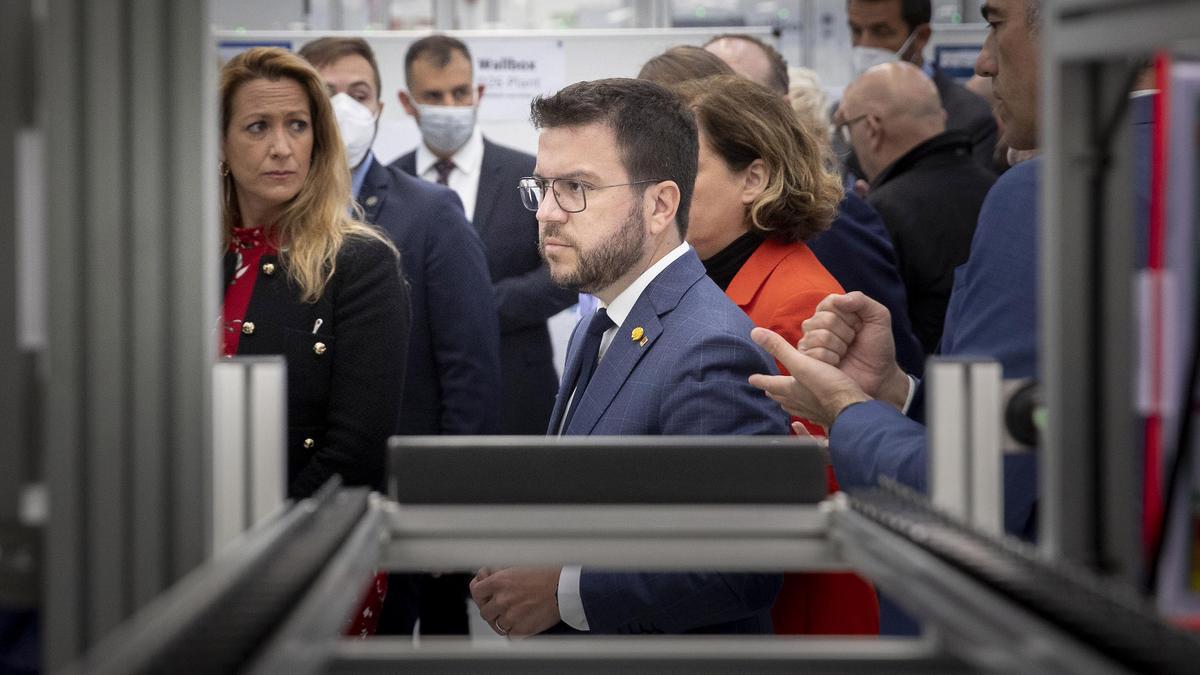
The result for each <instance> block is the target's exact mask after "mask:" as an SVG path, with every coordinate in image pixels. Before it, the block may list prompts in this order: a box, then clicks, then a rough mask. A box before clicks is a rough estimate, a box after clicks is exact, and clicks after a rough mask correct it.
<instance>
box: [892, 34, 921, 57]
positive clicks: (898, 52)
mask: <svg viewBox="0 0 1200 675" xmlns="http://www.w3.org/2000/svg"><path fill="white" fill-rule="evenodd" d="M916 37H917V29H916V28H914V29H912V32H910V33H909V34H908V37H907V38H905V39H904V44H902V45H900V49H897V50H896V58H897V59H899V60H901V61H909V59H908V58H907V57H906V56H905V55H904V53H905V52H907V51H908V48H909V47H911V46H912V43H913V40H915V39H916Z"/></svg>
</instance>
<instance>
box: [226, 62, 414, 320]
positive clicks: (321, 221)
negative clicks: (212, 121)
mask: <svg viewBox="0 0 1200 675" xmlns="http://www.w3.org/2000/svg"><path fill="white" fill-rule="evenodd" d="M284 78H288V79H291V80H294V81H295V82H296V83H297V84H299V85H300V88H301V89H303V90H304V93H305V94H306V95H307V96H308V106H309V111H310V112H311V118H312V133H313V147H312V160H311V163H310V165H309V170H308V176H306V177H305V179H304V183H303V184H302V185H301V186H300V191H299V192H298V193H296V196H295V197H293V198H292V199H291V201H289V202H288V203H287V204H286V205H285V206H284V209H283V213H282V214H281V215H280V217H279V219H278V220H277V221H276V222H274V223H269V224H267V225H266V226H265V227H266V228H267V229H266V235H267V237H268V239H269V240H270V241H271V242H272V243H273V244H274V245H275V246H276V247H277V248H279V260H280V262H281V263H282V265H283V267H284V269H286V270H287V275H288V279H289V280H290V281H291V282H292V283H294V284H295V285H296V286H297V287H299V289H300V299H301V300H302V301H304V302H316V301H317V300H318V299H319V298H320V297H321V294H322V293H324V292H325V285H326V284H327V283H329V279H330V278H331V277H333V273H334V271H335V269H336V267H337V255H338V252H339V251H341V249H342V246H344V245H345V244H346V243H347V241H348V240H352V239H355V238H362V239H377V240H379V241H382V242H384V243H386V244H387V245H388V246H389V247H391V248H392V250H393V252H394V251H395V246H393V245H392V243H391V240H390V239H389V238H388V237H387V235H385V234H384V233H382V232H380V231H379V230H378V229H376V228H375V227H373V226H371V225H367V224H365V223H363V222H362V221H361V214H362V211H361V209H359V208H358V207H357V205H355V204H354V200H353V198H352V197H351V194H350V171H349V169H348V168H347V167H348V164H347V162H346V151H345V148H344V147H343V145H342V138H341V134H340V132H339V131H338V126H337V120H336V118H335V117H334V115H333V108H332V107H331V106H330V105H329V94H328V92H327V91H326V89H325V83H324V81H323V80H322V79H321V76H320V75H319V74H317V71H316V70H313V68H312V66H310V65H309V64H308V62H307V61H305V60H304V59H302V58H300V57H299V56H296V55H295V54H293V53H291V52H289V51H287V50H286V49H280V48H278V47H255V48H253V49H248V50H246V51H244V52H242V53H241V54H238V55H237V56H235V57H233V58H232V59H230V60H229V62H228V63H226V64H225V66H224V67H223V68H222V69H221V137H222V138H224V137H225V134H227V133H228V131H229V122H230V119H231V117H232V115H233V97H234V95H235V94H237V91H238V89H239V88H241V87H242V86H243V85H245V84H246V83H247V82H251V81H253V80H259V79H264V80H270V81H272V82H278V81H279V80H281V79H284ZM221 192H222V199H221V219H222V223H223V225H224V227H223V232H224V244H225V246H226V248H228V246H229V237H230V232H231V231H232V229H233V227H235V226H237V225H238V224H239V221H240V220H241V211H240V209H239V208H238V203H237V190H236V186H235V184H234V178H233V174H232V172H231V173H229V174H227V175H226V176H224V177H223V178H222V180H221ZM351 209H353V210H354V215H351Z"/></svg>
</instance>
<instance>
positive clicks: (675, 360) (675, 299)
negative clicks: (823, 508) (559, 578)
mask: <svg viewBox="0 0 1200 675" xmlns="http://www.w3.org/2000/svg"><path fill="white" fill-rule="evenodd" d="M585 323H586V322H583V321H581V322H579V325H577V326H576V330H575V334H574V335H572V337H571V345H570V347H569V348H568V351H567V365H566V370H565V371H564V373H563V385H562V387H561V389H560V390H559V392H558V397H557V400H556V401H555V405H554V414H553V415H552V416H551V419H550V432H549V433H551V434H554V433H557V430H558V426H559V422H560V420H561V419H562V416H563V411H564V408H565V406H566V401H567V399H568V398H570V396H571V391H572V389H574V385H575V380H576V379H577V377H578V374H579V369H580V364H581V363H582V361H583V355H581V354H580V353H579V343H580V342H581V341H582V339H583V338H582V336H583V328H581V327H580V326H582V325H584V324H585ZM636 327H641V329H642V336H641V338H640V339H638V340H636V341H635V340H633V339H631V335H632V331H633V330H634V329H635V328H636ZM753 327H754V324H753V323H751V321H750V319H749V318H748V317H747V316H746V314H745V313H744V312H742V311H741V310H740V309H738V307H737V305H734V304H733V302H732V301H731V300H729V298H727V297H726V296H725V294H724V293H723V292H721V289H720V288H718V287H717V285H716V284H714V283H713V282H712V280H711V279H709V278H708V276H707V275H705V273H704V266H703V265H702V264H701V263H700V259H699V258H697V257H696V253H695V251H692V250H689V251H688V252H687V253H686V254H685V255H684V256H683V257H682V258H680V259H678V260H676V261H674V262H673V263H671V265H669V266H668V267H667V268H666V269H665V270H663V272H662V273H661V274H659V275H658V277H657V278H655V279H654V280H653V281H652V282H650V285H649V286H647V287H646V290H645V291H644V292H643V293H642V295H641V297H639V298H638V300H637V302H636V303H634V306H633V309H632V310H631V311H630V313H629V316H628V317H626V319H625V322H624V323H623V324H622V325H621V326H620V327H618V328H617V333H616V337H615V338H614V339H613V341H612V344H611V346H610V347H609V348H608V351H607V352H605V355H604V358H603V359H601V361H600V363H599V364H598V365H597V366H596V371H595V373H594V374H593V375H592V379H591V381H590V383H589V384H588V387H587V389H586V390H585V391H584V393H583V397H582V398H581V399H580V400H579V404H578V405H579V407H578V409H577V410H576V411H575V415H574V416H573V417H572V418H571V423H570V426H569V427H568V428H567V429H565V430H564V433H565V434H569V435H606V436H607V435H660V434H670V435H680V434H697V435H715V436H721V435H740V434H780V435H783V434H787V433H788V424H787V423H788V420H787V417H786V415H785V414H784V413H783V412H782V411H781V410H780V409H779V406H777V405H775V404H774V403H773V402H772V401H771V400H770V399H768V398H767V397H765V396H763V395H762V393H761V392H759V391H757V390H756V389H755V388H754V387H751V386H750V385H749V383H748V382H747V378H748V377H749V376H750V374H751V373H776V372H778V371H777V370H776V369H775V363H774V361H773V360H772V359H771V357H770V356H768V355H767V354H766V353H765V352H763V351H762V350H760V349H759V348H758V346H757V345H755V344H754V343H753V342H752V341H751V340H750V330H751V329H752V328H753ZM646 451H647V452H653V451H654V450H653V448H647V449H646ZM782 581H783V579H782V576H781V575H778V574H720V573H628V572H621V573H614V572H604V571H593V570H589V569H584V570H583V573H582V575H581V576H580V581H579V592H580V596H581V597H582V599H583V607H584V613H585V614H586V615H587V619H588V624H589V627H590V629H591V632H593V633H770V632H771V616H770V608H771V605H772V603H774V601H775V596H776V594H778V592H779V587H780V585H781V584H782Z"/></svg>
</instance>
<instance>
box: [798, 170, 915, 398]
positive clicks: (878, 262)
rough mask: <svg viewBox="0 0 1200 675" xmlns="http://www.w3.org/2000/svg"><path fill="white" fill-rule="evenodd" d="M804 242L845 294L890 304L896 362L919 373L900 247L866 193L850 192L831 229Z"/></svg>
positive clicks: (886, 305) (908, 371)
mask: <svg viewBox="0 0 1200 675" xmlns="http://www.w3.org/2000/svg"><path fill="white" fill-rule="evenodd" d="M805 243H806V244H808V247H809V248H810V249H812V252H813V253H814V254H815V255H816V256H817V260H820V261H821V264H822V265H824V266H825V269H827V270H829V273H830V274H832V275H833V278H834V279H837V282H838V283H839V284H841V285H842V288H843V289H844V290H845V291H846V292H847V293H849V292H850V291H862V292H863V293H866V294H867V296H868V297H870V298H871V299H872V300H875V301H876V302H878V303H880V304H882V305H883V306H884V307H887V308H888V311H889V312H891V314H892V338H893V340H894V341H895V343H896V361H897V362H898V363H899V364H900V367H901V368H904V371H905V372H907V373H911V374H913V375H915V376H917V377H920V376H921V374H922V373H923V372H924V370H925V350H924V349H922V348H921V342H920V341H919V340H918V339H917V334H916V332H915V331H913V327H912V321H911V320H910V319H909V317H908V297H907V295H906V293H905V290H904V281H903V280H902V279H901V278H900V269H899V267H898V266H897V262H896V251H895V248H893V246H892V239H891V235H889V234H888V231H887V227H886V226H885V225H884V224H883V219H882V218H880V217H879V213H878V212H876V211H875V209H874V208H872V207H871V205H870V204H868V203H867V202H866V200H864V199H863V198H862V197H859V196H858V195H856V194H854V193H853V192H847V193H846V196H845V198H843V199H842V203H841V204H838V210H837V216H836V217H834V219H833V224H832V225H830V226H829V229H828V230H825V231H824V232H822V233H820V234H818V235H817V236H815V237H813V238H812V239H810V240H808V241H807V242H805Z"/></svg>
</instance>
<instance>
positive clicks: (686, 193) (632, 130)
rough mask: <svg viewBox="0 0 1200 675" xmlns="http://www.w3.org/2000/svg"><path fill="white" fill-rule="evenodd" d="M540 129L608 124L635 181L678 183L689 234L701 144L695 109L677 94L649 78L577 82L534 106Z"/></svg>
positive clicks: (682, 231) (680, 218)
mask: <svg viewBox="0 0 1200 675" xmlns="http://www.w3.org/2000/svg"><path fill="white" fill-rule="evenodd" d="M530 111H531V115H530V119H531V120H532V122H533V126H534V127H535V128H537V129H539V130H541V129H554V128H558V127H578V126H583V125H587V124H603V125H606V126H607V127H609V128H610V129H612V130H613V135H615V136H616V140H617V152H618V154H619V155H620V157H621V163H622V164H623V165H624V167H625V171H626V172H627V173H628V174H629V180H631V181H636V180H650V179H662V180H672V181H675V184H676V185H678V186H679V210H678V211H676V213H675V223H676V225H677V226H678V228H679V236H680V237H686V236H687V216H688V208H689V207H690V206H691V203H692V189H693V188H694V187H695V185H696V165H697V163H698V162H699V155H700V142H699V139H698V137H697V134H696V120H695V118H694V116H693V115H692V112H691V110H689V109H688V107H687V106H686V105H685V104H684V102H683V100H682V99H680V98H679V96H677V95H676V94H675V93H673V92H672V91H671V90H669V89H667V88H666V87H663V86H662V85H659V84H655V83H654V82H650V81H647V80H634V79H629V78H612V79H607V80H592V81H589V82H576V83H575V84H572V85H569V86H567V87H564V88H562V89H560V90H559V91H558V93H556V94H554V95H553V96H538V97H536V98H534V99H533V103H531V104H530Z"/></svg>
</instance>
